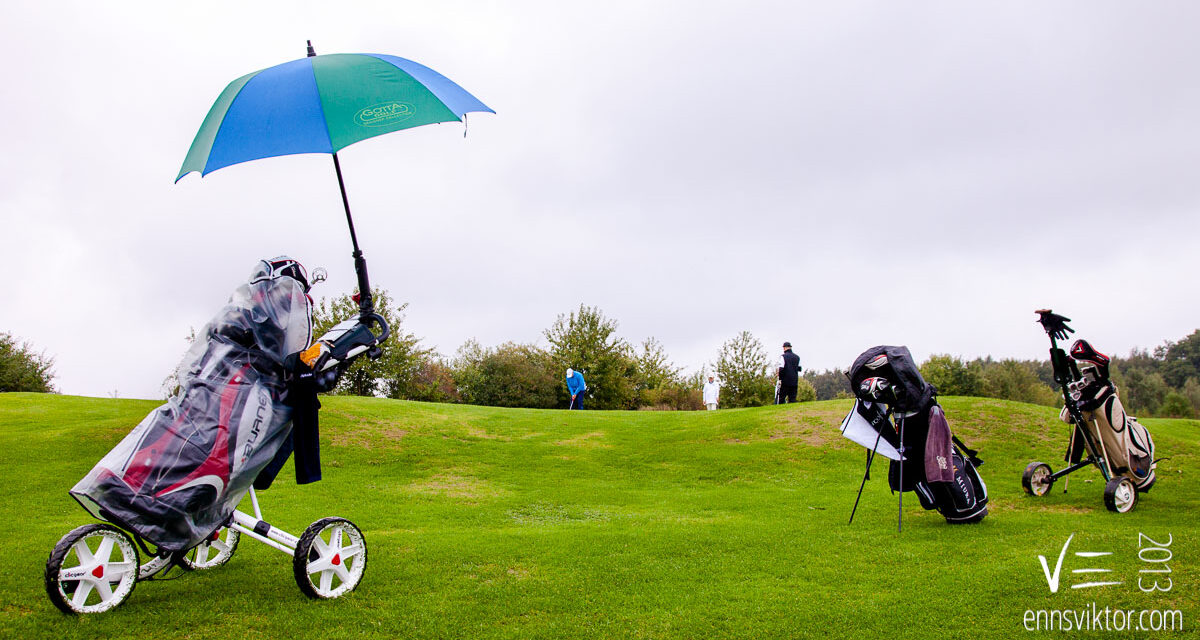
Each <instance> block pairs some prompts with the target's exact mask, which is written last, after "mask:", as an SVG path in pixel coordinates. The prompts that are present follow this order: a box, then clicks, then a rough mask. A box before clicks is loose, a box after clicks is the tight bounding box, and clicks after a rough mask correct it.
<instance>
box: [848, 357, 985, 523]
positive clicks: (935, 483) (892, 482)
mask: <svg viewBox="0 0 1200 640" xmlns="http://www.w3.org/2000/svg"><path fill="white" fill-rule="evenodd" d="M847 375H849V377H850V384H851V387H852V388H853V391H854V395H855V396H856V398H857V402H855V405H854V408H853V409H852V410H851V415H849V416H847V418H846V421H845V422H844V423H843V433H844V434H846V433H847V426H850V424H851V423H858V424H864V423H865V424H866V425H870V429H871V430H873V431H874V434H872V436H873V437H874V439H875V442H874V446H872V443H870V442H867V441H866V440H864V439H859V438H853V439H855V441H856V442H859V443H860V444H863V445H864V446H866V447H869V448H871V453H870V454H868V463H867V464H868V474H869V470H870V461H871V458H872V457H873V454H874V453H875V452H876V451H877V450H879V446H880V445H879V440H883V441H885V442H886V443H887V445H888V446H887V449H888V450H889V451H891V452H892V453H891V454H890V455H887V454H885V455H887V457H890V458H893V459H892V461H891V464H890V466H889V469H888V485H889V486H890V487H891V489H892V490H893V491H898V492H900V493H901V501H903V497H902V496H903V493H904V492H905V491H913V492H915V493H916V494H917V497H918V499H919V500H920V502H921V506H922V507H924V508H925V509H937V510H938V512H939V513H941V514H942V516H943V517H945V518H946V522H949V523H952V524H960V523H971V522H979V521H980V520H982V519H983V518H984V517H985V516H987V513H988V509H987V504H988V495H987V486H986V485H985V484H984V483H983V479H982V478H980V476H979V472H978V471H977V470H976V467H978V466H980V465H982V464H983V461H982V460H980V459H979V457H978V456H977V453H978V452H977V451H975V450H973V449H970V448H968V447H967V446H966V445H964V444H963V443H962V441H960V440H959V439H958V438H956V437H955V436H954V435H953V434H952V433H951V432H950V425H949V423H947V422H946V416H945V414H944V413H943V411H942V407H941V405H939V404H938V402H937V389H936V388H934V386H933V385H931V384H929V383H927V382H925V380H924V379H923V378H922V377H921V372H920V371H919V370H918V369H917V366H916V363H914V362H913V359H912V355H911V354H910V353H909V351H908V348H907V347H893V346H879V347H872V348H871V349H867V350H866V351H864V352H863V353H862V354H861V355H860V356H858V358H857V359H855V361H854V364H853V365H852V366H851V367H850V371H849V373H848V374H847ZM868 433H869V432H868ZM848 437H850V436H849V435H848ZM865 480H866V478H865V477H864V483H865ZM861 491H862V489H861V488H860V489H859V492H860V494H861ZM901 506H903V502H901ZM855 507H856V508H857V502H856V503H855ZM851 518H852V519H853V514H851Z"/></svg>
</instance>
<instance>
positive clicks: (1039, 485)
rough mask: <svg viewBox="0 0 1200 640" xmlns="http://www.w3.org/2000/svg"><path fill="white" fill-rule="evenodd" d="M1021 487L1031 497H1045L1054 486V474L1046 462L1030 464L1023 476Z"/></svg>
mask: <svg viewBox="0 0 1200 640" xmlns="http://www.w3.org/2000/svg"><path fill="white" fill-rule="evenodd" d="M1021 486H1023V487H1025V493H1028V494H1029V495H1031V496H1044V495H1046V494H1047V493H1050V487H1052V486H1054V472H1053V471H1051V470H1050V465H1048V464H1046V463H1045V462H1030V463H1029V466H1028V467H1025V473H1024V474H1022V475H1021Z"/></svg>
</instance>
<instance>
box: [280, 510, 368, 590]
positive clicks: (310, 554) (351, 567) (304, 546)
mask: <svg viewBox="0 0 1200 640" xmlns="http://www.w3.org/2000/svg"><path fill="white" fill-rule="evenodd" d="M366 568H367V542H366V540H365V539H364V538H363V534H362V531H359V530H358V527H356V526H354V523H353V522H350V521H349V520H346V519H345V518H322V519H321V520H318V521H316V522H314V523H312V524H310V525H309V526H308V528H307V529H305V530H304V534H303V535H301V536H300V542H299V543H298V544H297V545H296V554H295V555H294V556H293V557H292V573H293V574H295V576H296V584H297V585H298V586H299V587H300V591H302V592H304V595H306V596H308V597H310V598H316V599H321V600H329V599H332V598H337V597H339V596H342V595H345V594H346V593H349V592H350V591H353V590H354V587H357V586H358V583H359V582H360V581H362V577H363V571H365V570H366Z"/></svg>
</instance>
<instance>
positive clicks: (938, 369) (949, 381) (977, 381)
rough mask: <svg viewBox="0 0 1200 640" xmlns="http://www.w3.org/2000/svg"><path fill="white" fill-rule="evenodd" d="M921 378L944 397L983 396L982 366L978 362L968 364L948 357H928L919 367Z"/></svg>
mask: <svg viewBox="0 0 1200 640" xmlns="http://www.w3.org/2000/svg"><path fill="white" fill-rule="evenodd" d="M921 377H923V378H925V381H926V382H928V383H930V384H932V385H933V386H935V387H937V389H938V393H939V394H941V395H944V396H981V395H983V366H982V365H981V364H980V363H979V362H978V361H976V362H971V363H969V364H968V363H966V362H963V360H962V359H961V358H956V357H954V356H950V355H934V356H930V357H929V359H928V360H926V361H925V363H924V364H922V365H921Z"/></svg>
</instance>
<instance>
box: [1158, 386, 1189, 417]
mask: <svg viewBox="0 0 1200 640" xmlns="http://www.w3.org/2000/svg"><path fill="white" fill-rule="evenodd" d="M1158 415H1160V416H1163V417H1165V418H1192V417H1195V415H1196V412H1195V411H1193V410H1192V403H1190V402H1188V399H1187V397H1186V396H1184V395H1183V394H1182V393H1179V392H1178V391H1172V392H1170V393H1168V394H1167V397H1166V398H1165V399H1164V400H1163V403H1162V406H1161V407H1160V408H1159V410H1158Z"/></svg>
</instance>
